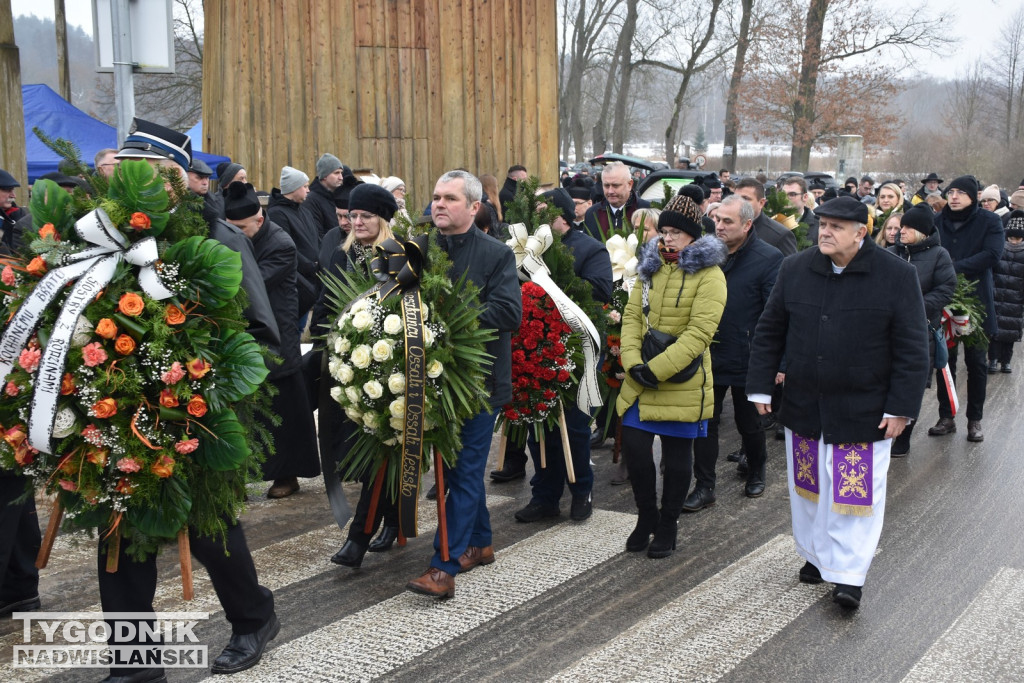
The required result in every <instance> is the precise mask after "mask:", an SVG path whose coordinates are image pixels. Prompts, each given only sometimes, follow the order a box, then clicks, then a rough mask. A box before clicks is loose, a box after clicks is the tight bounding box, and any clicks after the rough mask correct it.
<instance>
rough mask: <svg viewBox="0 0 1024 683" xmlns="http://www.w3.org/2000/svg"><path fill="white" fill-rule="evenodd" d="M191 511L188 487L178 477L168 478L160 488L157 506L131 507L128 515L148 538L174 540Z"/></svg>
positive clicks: (129, 519)
mask: <svg viewBox="0 0 1024 683" xmlns="http://www.w3.org/2000/svg"><path fill="white" fill-rule="evenodd" d="M191 509H192V496H191V493H190V492H189V490H188V486H187V485H186V484H185V482H184V481H182V480H181V479H179V478H178V477H168V478H167V479H165V480H164V482H163V485H162V486H161V487H160V492H159V494H158V495H157V497H156V504H155V505H142V506H137V507H131V508H129V509H128V512H127V515H128V521H129V522H131V525H132V526H133V527H135V528H136V529H138V530H139V531H141V532H142V533H144V534H146V535H147V536H156V537H159V538H174V537H175V536H176V535H177V533H178V530H179V529H181V528H182V527H183V526H185V523H186V522H187V521H188V513H189V511H190V510H191Z"/></svg>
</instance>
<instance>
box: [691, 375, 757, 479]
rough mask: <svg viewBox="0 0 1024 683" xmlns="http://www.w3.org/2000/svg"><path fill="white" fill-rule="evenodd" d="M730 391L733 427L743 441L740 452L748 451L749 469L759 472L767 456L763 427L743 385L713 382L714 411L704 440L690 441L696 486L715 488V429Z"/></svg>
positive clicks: (716, 439)
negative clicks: (692, 442) (733, 418)
mask: <svg viewBox="0 0 1024 683" xmlns="http://www.w3.org/2000/svg"><path fill="white" fill-rule="evenodd" d="M729 391H731V392H732V405H733V413H734V414H735V417H736V430H737V431H738V432H739V433H740V438H741V439H742V440H743V452H744V453H746V454H747V462H748V463H749V465H750V470H749V471H750V472H752V473H759V472H760V471H761V468H762V467H764V463H765V460H766V458H767V457H768V446H767V444H766V442H765V436H764V429H762V428H761V418H760V416H759V415H758V414H757V408H755V407H754V404H753V403H751V402H750V401H748V400H747V393H746V387H736V386H732V387H730V386H726V385H722V384H716V385H715V414H714V416H713V417H712V418H711V419H710V420H709V421H708V436H707V438H706V439H695V440H694V444H693V473H694V476H695V477H696V479H697V488H703V489H708V490H710V491H714V489H715V479H716V477H715V466H716V464H717V463H718V432H719V426H720V424H721V422H722V405H723V404H724V403H725V395H726V393H728V392H729Z"/></svg>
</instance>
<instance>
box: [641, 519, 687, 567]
mask: <svg viewBox="0 0 1024 683" xmlns="http://www.w3.org/2000/svg"><path fill="white" fill-rule="evenodd" d="M678 530H679V529H678V525H677V524H676V523H675V522H669V521H666V520H665V519H664V518H662V519H661V520H660V521H659V522H658V528H657V529H655V530H654V538H653V539H651V544H650V545H649V546H647V557H649V558H651V559H652V560H660V559H662V558H665V557H668V556H669V555H671V554H672V551H673V550H675V549H676V534H677V533H678Z"/></svg>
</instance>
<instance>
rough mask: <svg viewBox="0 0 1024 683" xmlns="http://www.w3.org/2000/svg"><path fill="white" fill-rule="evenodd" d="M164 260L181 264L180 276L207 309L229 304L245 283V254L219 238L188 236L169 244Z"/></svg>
mask: <svg viewBox="0 0 1024 683" xmlns="http://www.w3.org/2000/svg"><path fill="white" fill-rule="evenodd" d="M164 261H167V262H175V263H177V264H178V267H179V270H178V275H179V277H182V278H184V279H185V280H187V281H188V283H189V287H190V289H191V290H193V291H194V292H195V294H194V295H193V294H191V293H190V294H189V296H190V297H192V298H194V299H195V300H196V301H198V302H199V303H201V304H202V305H203V306H205V307H206V308H208V309H217V308H221V307H222V306H224V305H226V304H227V303H228V302H229V301H231V300H232V299H233V298H234V297H235V294H237V293H238V288H239V287H240V286H241V284H242V256H241V255H240V254H239V253H238V252H236V251H234V250H232V249H230V248H229V247H226V246H224V245H223V244H221V243H220V242H218V241H217V240H211V239H206V238H205V237H201V236H199V235H196V236H195V237H189V238H188V239H187V240H182V241H181V242H178V243H176V244H173V245H171V246H170V247H168V248H167V251H166V252H164Z"/></svg>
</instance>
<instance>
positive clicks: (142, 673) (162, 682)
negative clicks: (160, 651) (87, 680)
mask: <svg viewBox="0 0 1024 683" xmlns="http://www.w3.org/2000/svg"><path fill="white" fill-rule="evenodd" d="M100 683H167V674H165V673H164V670H163V669H139V670H138V671H136V672H135V673H133V674H129V675H128V676H107V677H106V678H104V679H103V680H102V681H100Z"/></svg>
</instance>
